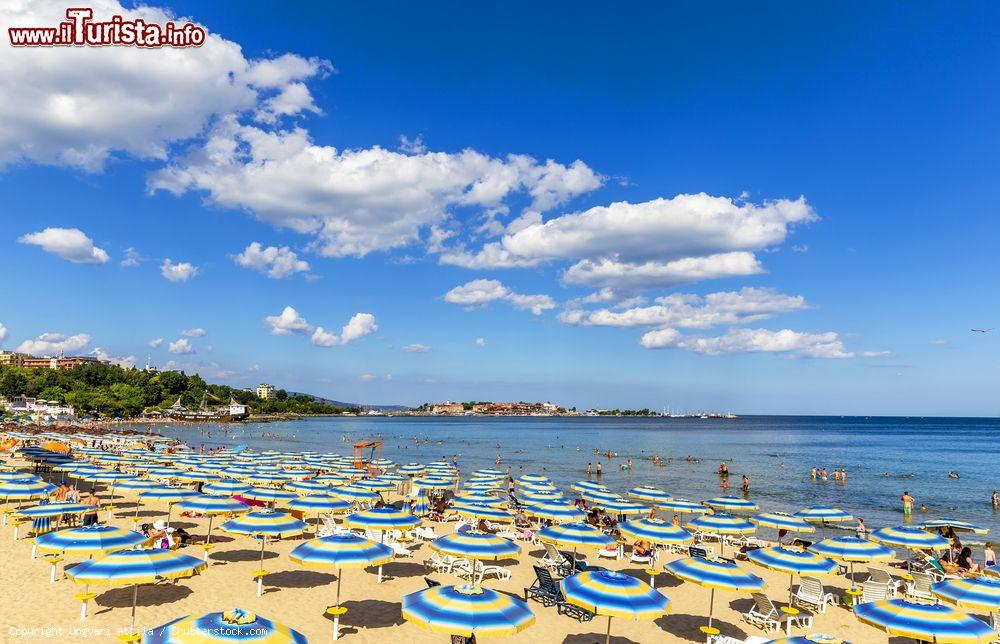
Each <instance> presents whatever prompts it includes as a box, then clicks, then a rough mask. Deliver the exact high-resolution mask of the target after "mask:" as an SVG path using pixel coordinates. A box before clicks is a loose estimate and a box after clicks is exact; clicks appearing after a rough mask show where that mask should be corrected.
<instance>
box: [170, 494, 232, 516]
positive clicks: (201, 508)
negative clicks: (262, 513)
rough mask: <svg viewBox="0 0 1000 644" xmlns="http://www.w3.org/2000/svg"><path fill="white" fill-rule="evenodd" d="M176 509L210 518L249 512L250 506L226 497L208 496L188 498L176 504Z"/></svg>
mask: <svg viewBox="0 0 1000 644" xmlns="http://www.w3.org/2000/svg"><path fill="white" fill-rule="evenodd" d="M177 507H179V508H181V509H182V510H191V511H193V512H198V513H200V514H207V515H210V516H211V515H215V514H229V513H231V512H247V511H249V510H250V506H248V505H247V504H246V503H241V502H239V501H237V500H236V499H231V498H229V497H227V496H210V495H208V494H201V495H198V496H191V497H188V498H186V499H184V500H183V501H181V502H180V503H178V504H177Z"/></svg>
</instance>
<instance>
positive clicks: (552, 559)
mask: <svg viewBox="0 0 1000 644" xmlns="http://www.w3.org/2000/svg"><path fill="white" fill-rule="evenodd" d="M543 545H544V546H545V554H544V555H542V556H541V557H540V558H539V559H538V565H539V566H543V567H545V568H549V569H550V570H551V569H555V568H558V567H559V566H561V565H562V562H563V556H562V553H560V552H559V551H558V550H556V547H555V546H554V545H552V544H551V543H544V544H543Z"/></svg>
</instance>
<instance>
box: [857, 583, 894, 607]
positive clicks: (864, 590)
mask: <svg viewBox="0 0 1000 644" xmlns="http://www.w3.org/2000/svg"><path fill="white" fill-rule="evenodd" d="M883 599H889V586H888V585H886V584H880V583H879V582H877V581H866V582H865V583H863V584H861V600H860V601H859V602H858V603H859V604H867V603H868V602H877V601H882V600H883Z"/></svg>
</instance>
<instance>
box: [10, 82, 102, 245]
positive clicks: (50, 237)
mask: <svg viewBox="0 0 1000 644" xmlns="http://www.w3.org/2000/svg"><path fill="white" fill-rule="evenodd" d="M0 82H2V81H0ZM0 127H2V126H0ZM17 241H19V242H21V243H22V244H31V245H33V246H39V247H40V248H41V249H42V250H44V251H45V252H47V253H52V254H53V255H58V256H59V257H62V258H63V259H65V260H68V261H70V262H73V263H74V264H106V263H107V261H108V259H109V258H108V253H107V251H105V250H104V249H102V248H98V247H96V246H94V242H93V240H91V239H90V237H87V235H85V234H84V232H83V231H82V230H80V229H79V228H46V229H45V230H42V231H40V232H37V233H31V234H28V235H22V236H21V237H18V239H17Z"/></svg>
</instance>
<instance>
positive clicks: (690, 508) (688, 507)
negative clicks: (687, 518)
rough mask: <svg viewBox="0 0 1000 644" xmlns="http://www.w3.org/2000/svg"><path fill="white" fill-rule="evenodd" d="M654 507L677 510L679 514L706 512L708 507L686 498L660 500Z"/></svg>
mask: <svg viewBox="0 0 1000 644" xmlns="http://www.w3.org/2000/svg"><path fill="white" fill-rule="evenodd" d="M656 507H658V508H663V509H664V510H670V511H671V512H678V513H680V514H708V508H707V507H705V506H704V505H702V504H700V503H695V502H694V501H688V500H687V499H670V500H669V501H660V502H658V503H657V504H656Z"/></svg>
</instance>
